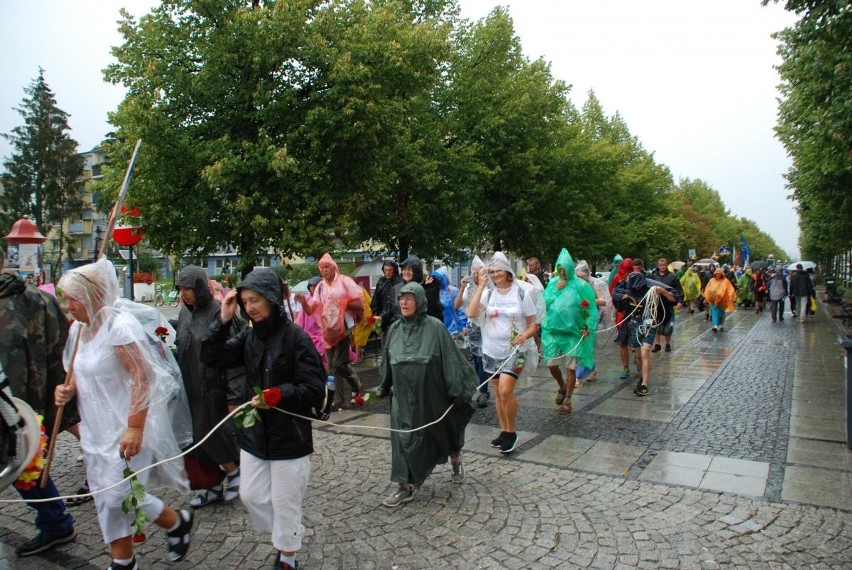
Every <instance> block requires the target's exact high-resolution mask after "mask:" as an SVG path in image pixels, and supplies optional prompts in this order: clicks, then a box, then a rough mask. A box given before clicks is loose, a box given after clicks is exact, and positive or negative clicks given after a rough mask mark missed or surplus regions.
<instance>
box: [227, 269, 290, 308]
mask: <svg viewBox="0 0 852 570" xmlns="http://www.w3.org/2000/svg"><path fill="white" fill-rule="evenodd" d="M243 289H251V290H252V291H255V292H257V293H259V294H261V295H263V297H264V298H265V299H268V300H269V301H270V302H271V303H272V305H273V306H274V309H273V311H272V313H273V315H277V314H279V313H280V312H281V306H282V295H283V290H282V289H281V278H280V277H278V274H277V273H275V272H274V271H272V270H271V269H267V268H265V267H262V268H260V269H255V270H254V271H252V272H251V273H249V274H248V275H246V278H245V279H243V281H242V283H240V285H239V286H238V287H237V304H239V306H240V309H243V308H244V307H243V301H242V299H241V298H240V292H242V290H243Z"/></svg>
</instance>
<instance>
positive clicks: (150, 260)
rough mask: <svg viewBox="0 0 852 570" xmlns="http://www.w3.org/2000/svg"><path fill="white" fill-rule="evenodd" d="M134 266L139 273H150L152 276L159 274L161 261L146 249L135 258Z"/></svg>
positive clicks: (161, 266)
mask: <svg viewBox="0 0 852 570" xmlns="http://www.w3.org/2000/svg"><path fill="white" fill-rule="evenodd" d="M136 268H137V269H139V271H140V272H141V273H152V274H153V275H154V277H155V278H156V277H159V276H160V271H161V270H162V269H163V263H162V261H160V260H159V259H157V258H156V257H154V256H153V255H151V254H150V253H148V252H147V251H143V252H142V253H140V254H139V257H137V258H136Z"/></svg>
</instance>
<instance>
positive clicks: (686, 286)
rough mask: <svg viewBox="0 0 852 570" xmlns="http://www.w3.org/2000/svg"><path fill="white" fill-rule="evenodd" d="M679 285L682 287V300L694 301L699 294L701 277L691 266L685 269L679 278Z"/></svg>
mask: <svg viewBox="0 0 852 570" xmlns="http://www.w3.org/2000/svg"><path fill="white" fill-rule="evenodd" d="M680 286H681V288H682V289H683V302H684V303H688V302H690V301H694V300H695V299H697V298H698V296H699V295H701V278H700V277H698V274H697V273H696V272H695V270H694V269H692V267H688V268H687V269H686V273H684V274H683V277H681V278H680Z"/></svg>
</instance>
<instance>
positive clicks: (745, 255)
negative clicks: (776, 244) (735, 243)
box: [740, 236, 751, 266]
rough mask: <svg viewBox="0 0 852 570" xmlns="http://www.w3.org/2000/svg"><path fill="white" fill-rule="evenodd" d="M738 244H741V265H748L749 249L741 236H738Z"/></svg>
mask: <svg viewBox="0 0 852 570" xmlns="http://www.w3.org/2000/svg"><path fill="white" fill-rule="evenodd" d="M740 243H741V244H742V246H743V248H742V256H743V265H744V266H745V265H748V261H749V258H750V257H751V248H749V246H748V243H746V240H745V238H744V237H743V236H740Z"/></svg>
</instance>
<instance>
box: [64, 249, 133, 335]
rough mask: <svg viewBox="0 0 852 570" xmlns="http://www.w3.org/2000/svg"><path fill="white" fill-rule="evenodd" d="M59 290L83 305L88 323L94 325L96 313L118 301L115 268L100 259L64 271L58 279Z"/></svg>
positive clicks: (108, 262) (110, 263)
mask: <svg viewBox="0 0 852 570" xmlns="http://www.w3.org/2000/svg"><path fill="white" fill-rule="evenodd" d="M59 290H60V291H61V292H62V294H63V295H66V296H70V297H73V298H74V299H76V300H77V301H79V302H81V303H82V304H83V305H85V307H86V314H87V315H88V317H89V321H90V322H91V323H95V322H96V321H95V319H96V316H97V314H98V312H99V311H100V310H101V309H103V308H104V307H111V306H112V305H113V304H115V302H116V301H117V300H118V278H117V277H116V276H115V266H113V264H112V262H110V261H108V260H107V259H106V258H105V257H102V258H101V259H99V260H98V261H96V262H94V263H90V264H88V265H83V266H81V267H77V268H75V269H72V270H71V271H66V272H65V273H64V274H63V275H62V277H61V278H60V279H59Z"/></svg>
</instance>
